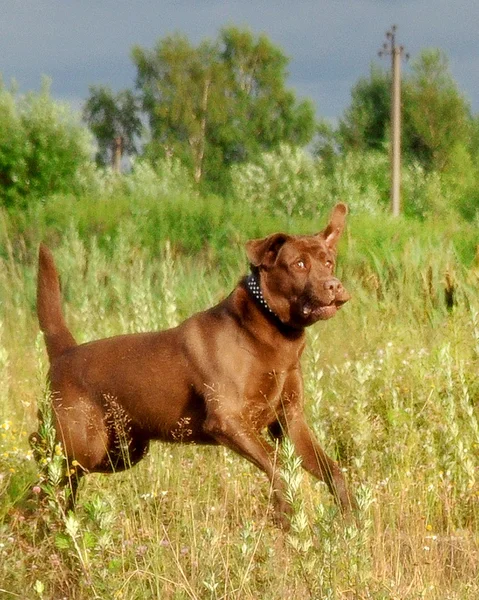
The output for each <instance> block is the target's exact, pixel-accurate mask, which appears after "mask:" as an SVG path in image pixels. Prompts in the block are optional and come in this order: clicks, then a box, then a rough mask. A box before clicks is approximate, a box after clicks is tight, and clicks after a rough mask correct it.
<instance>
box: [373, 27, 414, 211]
mask: <svg viewBox="0 0 479 600" xmlns="http://www.w3.org/2000/svg"><path fill="white" fill-rule="evenodd" d="M396 31H397V26H396V25H393V26H392V27H391V29H390V30H389V31H387V32H386V39H387V42H384V44H383V47H382V49H381V50H380V51H379V52H378V54H379V56H391V69H392V85H391V207H392V213H393V215H394V216H395V217H398V216H399V213H400V211H401V58H402V57H403V56H404V57H405V59H406V60H407V59H408V58H409V54H405V53H404V46H397V45H396Z"/></svg>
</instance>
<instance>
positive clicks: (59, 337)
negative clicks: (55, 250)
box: [37, 244, 77, 362]
mask: <svg viewBox="0 0 479 600" xmlns="http://www.w3.org/2000/svg"><path fill="white" fill-rule="evenodd" d="M37 314H38V322H39V323H40V329H41V330H42V331H43V334H44V336H45V345H46V347H47V352H48V358H49V359H50V362H51V361H52V360H53V359H55V358H57V357H58V356H60V355H61V354H63V352H65V350H68V348H72V347H73V346H76V345H77V343H76V342H75V339H74V338H73V336H72V334H71V333H70V331H69V329H68V327H67V325H66V323H65V318H64V316H63V312H62V307H61V294H60V280H59V278H58V273H57V270H56V267H55V261H54V260H53V256H52V253H51V252H50V250H49V249H48V248H47V247H46V246H45V245H44V244H40V251H39V253H38V281H37Z"/></svg>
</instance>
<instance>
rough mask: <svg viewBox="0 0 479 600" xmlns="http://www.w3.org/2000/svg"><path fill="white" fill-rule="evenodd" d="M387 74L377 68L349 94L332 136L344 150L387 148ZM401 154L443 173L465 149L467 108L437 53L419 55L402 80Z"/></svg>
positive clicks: (469, 122) (469, 130)
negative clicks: (461, 148) (348, 99)
mask: <svg viewBox="0 0 479 600" xmlns="http://www.w3.org/2000/svg"><path fill="white" fill-rule="evenodd" d="M390 85H391V77H390V74H389V73H388V72H387V71H385V70H384V69H381V68H379V67H376V66H372V67H371V72H370V76H369V78H361V79H360V80H359V81H358V83H357V84H356V85H355V86H354V88H353V90H352V93H351V105H350V106H349V108H348V109H347V110H346V112H345V114H344V116H343V118H342V119H341V121H340V125H339V128H338V131H337V136H338V142H339V144H340V146H341V147H342V148H343V149H344V150H346V151H350V150H359V151H365V150H377V149H381V148H383V147H385V146H386V144H387V141H388V137H389V122H390V106H391V98H390V95H391V94H390ZM402 106H403V115H402V117H403V118H402V122H403V130H402V147H403V151H404V154H405V155H406V156H409V157H410V158H411V159H415V160H418V161H419V163H420V164H421V165H422V166H424V167H425V168H426V169H427V170H430V171H434V170H439V171H444V170H446V169H447V168H448V166H450V165H452V164H453V163H454V155H455V153H457V152H458V146H463V147H468V146H469V145H470V144H469V142H468V140H469V138H470V136H471V134H472V130H473V121H472V118H471V115H470V111H469V108H468V105H467V103H466V101H465V100H464V98H463V97H462V95H461V94H460V92H459V90H458V88H457V85H456V83H455V81H454V79H453V77H452V75H451V73H450V71H449V65H448V60H447V57H446V56H445V54H444V53H443V52H441V51H440V50H434V49H433V50H425V51H423V52H422V53H421V54H420V55H419V56H418V57H417V59H416V60H415V61H413V63H412V65H411V71H410V73H409V74H407V73H405V74H404V76H403V80H402Z"/></svg>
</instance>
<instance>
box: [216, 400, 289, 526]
mask: <svg viewBox="0 0 479 600" xmlns="http://www.w3.org/2000/svg"><path fill="white" fill-rule="evenodd" d="M204 430H205V432H206V433H208V434H209V435H211V436H212V437H213V438H214V439H215V440H216V441H217V442H218V443H219V444H221V445H223V446H226V447H227V448H230V449H231V450H234V451H235V452H236V453H237V454H239V455H240V456H243V457H244V458H246V459H247V460H249V461H250V462H251V463H253V464H254V465H256V466H257V467H258V468H259V469H261V470H262V471H264V473H266V475H267V476H268V479H269V481H270V482H271V488H272V494H273V499H274V507H275V521H276V522H277V524H278V525H280V526H281V527H282V528H283V529H285V530H287V529H289V525H290V515H291V507H290V505H289V504H288V503H287V502H286V500H285V497H284V484H283V481H282V479H281V477H280V475H279V469H278V465H277V464H276V463H277V461H276V455H275V450H274V448H273V447H272V446H271V445H270V444H268V443H267V442H266V440H265V439H264V438H263V437H262V436H261V434H260V433H258V432H257V431H255V430H254V428H253V427H252V425H251V424H250V423H248V420H247V418H245V417H244V416H243V415H242V414H241V413H237V412H235V413H232V412H231V411H228V410H216V411H211V413H210V414H209V415H208V417H207V419H206V421H205V424H204Z"/></svg>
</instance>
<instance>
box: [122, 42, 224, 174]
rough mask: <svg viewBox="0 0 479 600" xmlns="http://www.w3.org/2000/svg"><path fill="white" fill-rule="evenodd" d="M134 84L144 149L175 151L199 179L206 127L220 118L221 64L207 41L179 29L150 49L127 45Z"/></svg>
mask: <svg viewBox="0 0 479 600" xmlns="http://www.w3.org/2000/svg"><path fill="white" fill-rule="evenodd" d="M133 60H134V62H135V64H136V67H137V70H138V75H137V86H138V88H139V89H140V91H141V94H142V103H143V109H144V110H145V112H146V114H147V115H148V118H149V123H150V129H151V137H152V142H151V144H150V147H149V153H150V154H153V155H154V154H155V153H156V154H158V153H160V152H163V153H164V154H166V155H173V154H176V155H177V156H179V157H180V158H181V159H182V160H184V161H185V162H189V163H190V166H191V167H192V168H193V172H194V178H195V181H196V182H199V181H200V179H201V178H202V175H203V162H204V158H205V152H206V147H207V144H208V132H209V130H210V129H212V128H214V127H217V126H218V125H220V124H221V123H223V122H225V121H226V118H227V115H226V110H225V106H226V104H227V102H228V98H227V96H226V95H225V93H224V90H225V84H224V80H225V75H224V68H223V66H222V65H221V64H220V62H219V60H218V50H217V48H216V47H215V45H213V44H211V43H210V42H203V43H201V44H200V45H199V46H198V48H195V47H193V46H192V45H191V44H190V43H189V41H188V39H187V38H186V37H185V36H182V35H173V36H169V37H166V38H165V39H163V40H159V41H158V43H157V44H156V46H155V48H154V49H153V50H144V49H143V48H140V47H139V46H136V47H135V48H133Z"/></svg>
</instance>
